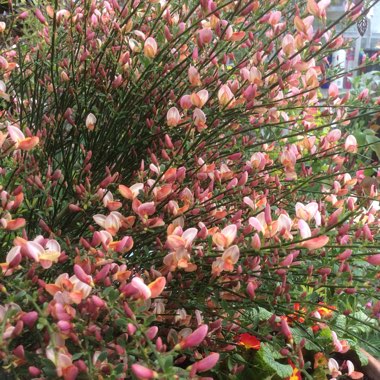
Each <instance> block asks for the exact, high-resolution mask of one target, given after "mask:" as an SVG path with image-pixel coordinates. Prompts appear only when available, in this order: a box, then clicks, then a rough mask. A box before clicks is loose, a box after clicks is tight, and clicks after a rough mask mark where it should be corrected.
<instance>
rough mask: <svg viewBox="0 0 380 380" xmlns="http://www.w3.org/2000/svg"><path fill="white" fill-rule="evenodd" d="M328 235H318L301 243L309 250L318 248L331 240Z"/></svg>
mask: <svg viewBox="0 0 380 380" xmlns="http://www.w3.org/2000/svg"><path fill="white" fill-rule="evenodd" d="M329 240H330V239H329V237H328V236H325V235H323V236H318V237H315V238H312V239H309V240H306V241H303V242H302V243H301V246H302V247H304V248H307V249H309V250H313V249H318V248H322V247H324V246H325V245H326V244H327V243H328V242H329Z"/></svg>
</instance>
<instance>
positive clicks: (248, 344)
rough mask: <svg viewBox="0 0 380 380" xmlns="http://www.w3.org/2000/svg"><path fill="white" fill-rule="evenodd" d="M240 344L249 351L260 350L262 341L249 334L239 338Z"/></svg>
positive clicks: (241, 335)
mask: <svg viewBox="0 0 380 380" xmlns="http://www.w3.org/2000/svg"><path fill="white" fill-rule="evenodd" d="M237 341H238V344H239V345H241V346H244V347H245V348H247V349H253V350H260V344H261V343H260V341H259V340H258V339H257V338H256V337H255V336H254V335H251V334H249V333H244V334H240V335H239V336H238V337H237Z"/></svg>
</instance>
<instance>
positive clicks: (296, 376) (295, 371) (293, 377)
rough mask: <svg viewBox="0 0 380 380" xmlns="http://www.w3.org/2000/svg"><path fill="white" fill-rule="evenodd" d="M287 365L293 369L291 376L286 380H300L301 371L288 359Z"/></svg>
mask: <svg viewBox="0 0 380 380" xmlns="http://www.w3.org/2000/svg"><path fill="white" fill-rule="evenodd" d="M288 363H289V364H290V365H291V366H292V368H293V373H292V374H291V376H289V377H287V378H286V380H302V376H301V371H300V370H299V369H298V368H297V367H296V366H295V365H294V363H293V362H292V361H291V360H290V359H288Z"/></svg>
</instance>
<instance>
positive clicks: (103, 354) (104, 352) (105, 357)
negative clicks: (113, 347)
mask: <svg viewBox="0 0 380 380" xmlns="http://www.w3.org/2000/svg"><path fill="white" fill-rule="evenodd" d="M106 359H107V351H103V352H102V353H101V354H100V355H99V356H98V359H97V361H99V362H100V363H101V362H103V361H104V360H106Z"/></svg>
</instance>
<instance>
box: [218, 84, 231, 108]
mask: <svg viewBox="0 0 380 380" xmlns="http://www.w3.org/2000/svg"><path fill="white" fill-rule="evenodd" d="M218 99H219V104H220V105H222V106H226V105H227V104H229V103H231V102H232V101H233V99H234V94H233V93H232V91H231V89H230V88H229V87H228V86H227V85H226V84H224V85H222V86H221V87H220V89H219V91H218Z"/></svg>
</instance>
